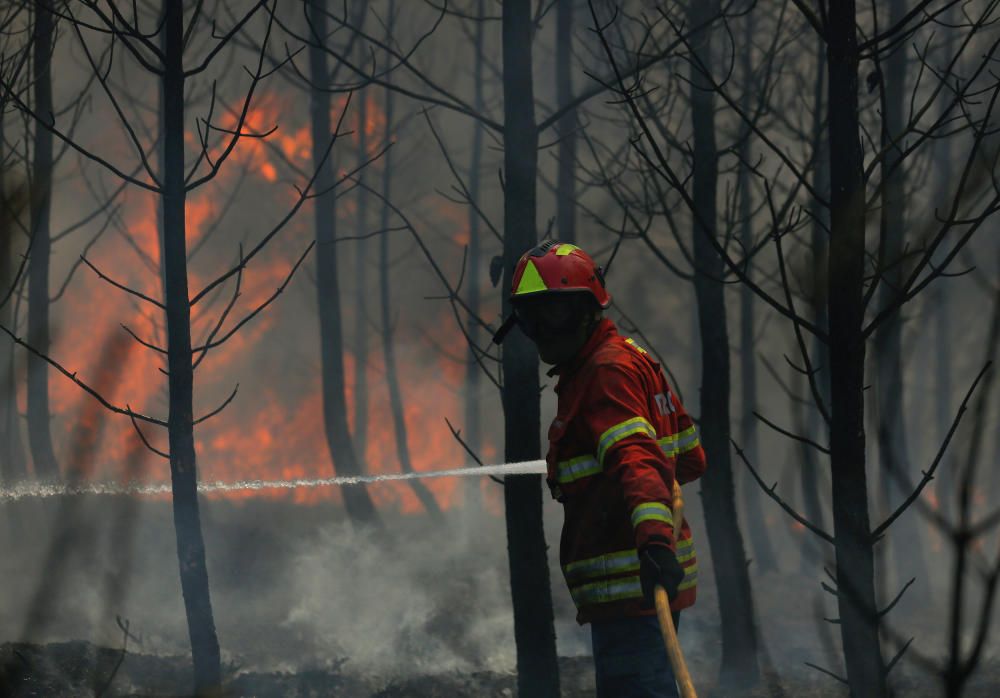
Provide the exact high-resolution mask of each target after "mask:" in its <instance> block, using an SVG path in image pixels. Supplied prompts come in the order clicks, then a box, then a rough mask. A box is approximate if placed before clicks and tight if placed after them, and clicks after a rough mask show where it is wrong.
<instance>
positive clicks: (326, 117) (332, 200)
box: [309, 0, 379, 527]
mask: <svg viewBox="0 0 1000 698" xmlns="http://www.w3.org/2000/svg"><path fill="white" fill-rule="evenodd" d="M309 5H310V7H311V8H312V12H311V13H310V15H311V17H310V19H311V21H312V23H313V27H314V28H315V30H316V32H317V35H318V36H326V26H327V17H326V0H312V1H311V2H310V3H309ZM309 73H310V78H311V80H312V82H313V84H314V87H313V88H312V89H311V90H310V95H309V115H310V122H311V130H312V157H313V165H314V167H317V168H318V173H317V176H316V181H315V184H314V187H315V190H316V191H317V192H322V193H321V194H320V195H319V196H318V197H316V199H315V204H314V206H315V208H314V212H315V225H316V291H317V303H318V307H319V330H320V356H321V362H322V374H323V375H322V382H323V427H324V431H325V434H326V442H327V447H328V448H329V449H330V457H331V459H332V460H333V465H334V468H335V469H336V471H337V473H338V474H340V475H360V474H361V467H360V464H359V463H358V459H357V456H356V455H355V451H354V444H353V442H352V440H351V434H350V431H349V430H348V428H347V400H346V397H345V390H346V386H345V384H344V335H343V326H342V322H341V315H340V284H339V281H338V272H337V243H336V220H337V219H336V197H335V196H334V192H333V189H332V187H333V184H334V182H335V181H336V180H335V178H334V173H333V164H332V163H331V162H330V159H329V158H326V159H325V160H324V158H323V155H324V153H325V152H326V146H327V144H328V143H329V141H330V138H331V137H332V134H331V133H330V128H331V123H330V94H329V93H328V92H324V91H323V90H322V89H320V88H322V87H323V86H324V85H325V82H326V80H327V78H328V76H329V71H328V70H327V63H326V53H325V52H324V51H323V49H321V48H318V47H315V46H310V47H309ZM341 492H342V493H343V497H344V508H345V509H346V511H347V515H348V517H349V518H350V519H351V522H352V523H353V524H354V525H355V526H356V527H358V526H365V525H379V517H378V512H376V510H375V505H374V504H373V503H372V500H371V497H370V496H369V495H368V489H367V487H366V486H365V485H351V486H350V487H345V488H343V489H342V490H341Z"/></svg>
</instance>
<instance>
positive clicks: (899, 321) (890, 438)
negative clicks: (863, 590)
mask: <svg viewBox="0 0 1000 698" xmlns="http://www.w3.org/2000/svg"><path fill="white" fill-rule="evenodd" d="M907 11H908V8H907V7H906V3H904V2H902V0H890V2H889V16H888V18H887V21H888V26H893V25H895V24H897V23H898V22H900V21H901V20H902V18H903V16H904V15H905V14H906V12H907ZM907 46H908V44H907V43H904V44H902V45H900V46H897V47H896V48H895V50H893V51H892V52H891V53H890V54H889V55H888V57H887V58H886V59H885V61H884V62H883V63H882V73H883V74H882V79H881V81H880V84H881V88H882V92H881V98H882V105H883V109H882V112H883V115H882V143H881V147H882V151H883V159H882V168H881V169H882V206H881V208H880V220H879V223H880V228H881V231H880V235H881V242H880V245H879V250H880V255H879V266H880V269H879V272H878V273H879V274H880V275H881V277H882V279H881V287H880V296H881V297H882V300H883V303H884V304H886V305H889V304H891V303H892V302H893V300H894V299H895V296H896V293H897V291H896V289H898V288H900V287H901V286H902V285H903V283H904V282H905V280H906V275H907V267H908V264H907V263H906V260H905V258H904V254H905V252H904V249H903V248H904V240H905V237H906V226H907V221H906V208H907V207H906V171H905V169H904V167H903V158H904V153H903V149H904V147H905V144H904V143H903V142H901V139H902V134H903V132H904V129H905V127H906V123H905V120H906V115H905V109H906V101H905V100H906V92H905V87H906V51H905V49H906V47H907ZM902 344H903V316H902V312H901V311H896V312H895V313H893V314H892V315H890V316H889V317H887V318H886V319H885V321H884V322H882V324H880V325H879V327H878V330H877V331H876V332H875V342H874V350H875V367H876V368H875V381H874V384H875V386H876V395H875V399H876V401H877V403H878V411H877V427H876V430H877V435H878V454H879V462H880V466H881V467H880V469H881V474H882V477H881V481H882V483H883V486H882V490H883V492H884V496H885V499H886V502H887V504H888V507H887V511H892V510H894V509H895V508H896V507H897V506H899V504H900V503H901V502H902V501H903V500H904V499H906V497H907V496H908V495H909V493H910V491H911V490H912V489H913V477H912V473H911V468H910V457H909V453H908V449H907V433H906V422H905V420H904V417H905V415H906V410H905V392H906V391H905V386H904V384H903V365H904V363H903V354H902ZM917 516H918V515H917V512H915V511H911V512H907V513H906V514H904V515H903V516H902V517H900V519H899V521H898V523H897V524H896V525H897V526H898V527H899V528H900V531H899V533H898V535H897V538H896V541H895V543H896V544H895V545H893V543H892V542H890V544H889V552H891V558H892V561H893V569H894V570H895V571H896V572H897V574H898V580H897V581H898V582H900V583H905V582H906V581H907V580H908V579H910V578H911V577H914V578H916V579H917V582H916V585H915V587H914V589H913V592H915V593H917V594H918V595H919V596H920V597H921V598H922V599H923V600H924V601H925V602H927V601H929V600H930V598H929V596H928V595H927V591H928V588H927V585H928V584H929V574H928V564H927V555H926V549H925V541H924V538H925V536H923V535H922V534H921V531H920V526H919V523H920V522H919V520H918V518H917Z"/></svg>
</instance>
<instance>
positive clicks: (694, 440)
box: [674, 425, 701, 453]
mask: <svg viewBox="0 0 1000 698" xmlns="http://www.w3.org/2000/svg"><path fill="white" fill-rule="evenodd" d="M674 438H675V439H677V442H676V446H675V447H674V448H675V450H676V451H677V453H687V452H688V451H693V450H694V449H696V448H698V446H700V445H701V441H699V440H698V430H697V429H696V428H695V427H694V425H692V426H690V427H688V428H687V429H685V430H684V431H682V432H680V433H679V434H675V435H674Z"/></svg>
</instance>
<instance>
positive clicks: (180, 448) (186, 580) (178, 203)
mask: <svg viewBox="0 0 1000 698" xmlns="http://www.w3.org/2000/svg"><path fill="white" fill-rule="evenodd" d="M163 8H164V12H165V22H164V27H163V31H164V32H165V33H166V37H165V46H166V50H165V52H164V72H163V77H162V89H163V102H162V103H163V112H164V113H163V117H164V118H163V123H164V127H165V132H164V163H163V164H164V167H163V192H162V203H163V268H164V275H165V282H164V286H165V288H166V299H165V302H166V308H167V310H166V313H167V342H168V345H167V369H168V375H169V379H168V380H169V382H168V385H169V391H170V410H169V417H168V420H167V421H168V425H169V426H168V432H169V443H170V479H171V485H172V491H173V512H174V530H175V533H176V538H177V558H178V562H179V563H180V578H181V591H182V593H183V596H184V611H185V613H186V614H187V623H188V634H189V637H190V640H191V657H192V660H193V662H194V688H195V692H196V693H198V694H209V693H213V692H216V691H218V690H219V687H220V686H221V678H222V673H221V664H220V656H219V640H218V637H217V636H216V632H215V620H214V618H213V616H212V601H211V596H210V594H209V586H208V569H207V567H206V563H205V542H204V539H203V538H202V531H201V515H200V512H199V508H198V491H197V487H198V472H197V462H196V457H195V447H194V407H193V394H194V371H193V368H192V353H191V305H190V302H189V295H188V278H187V250H186V244H187V243H186V238H185V220H184V212H185V201H186V192H185V183H184V177H185V171H184V65H183V52H184V45H183V44H184V8H183V6H182V5H181V3H177V2H172V1H171V0H164V2H163Z"/></svg>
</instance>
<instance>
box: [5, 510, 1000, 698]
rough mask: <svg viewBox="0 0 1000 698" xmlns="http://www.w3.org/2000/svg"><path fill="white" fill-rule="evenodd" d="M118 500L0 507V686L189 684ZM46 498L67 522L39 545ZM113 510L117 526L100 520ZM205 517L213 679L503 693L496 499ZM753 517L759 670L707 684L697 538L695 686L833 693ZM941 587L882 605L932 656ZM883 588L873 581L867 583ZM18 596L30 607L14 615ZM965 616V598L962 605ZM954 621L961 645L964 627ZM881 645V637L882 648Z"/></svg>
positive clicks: (785, 542) (171, 600) (788, 565)
mask: <svg viewBox="0 0 1000 698" xmlns="http://www.w3.org/2000/svg"><path fill="white" fill-rule="evenodd" d="M125 504H126V502H123V501H119V502H115V501H112V500H109V499H103V500H100V501H96V500H95V501H91V502H85V503H82V504H81V506H80V507H78V508H76V509H74V510H73V511H71V512H69V513H67V512H66V511H62V512H60V511H59V510H58V508H55V507H49V508H50V509H52V511H44V509H45V507H40V506H37V505H33V508H34V509H35V511H33V512H32V511H28V510H27V509H29V508H28V507H24V506H21V507H20V508H18V507H11V506H6V507H0V509H2V510H3V511H0V551H2V554H0V697H6V696H12V697H13V696H38V697H49V696H95V695H102V696H125V695H135V696H181V695H185V693H186V691H188V690H189V687H190V685H191V680H190V659H189V657H188V656H187V654H186V651H187V642H186V627H185V625H184V622H183V618H184V612H183V606H182V604H181V601H180V598H181V596H180V589H179V585H178V582H177V571H176V558H175V556H174V548H173V542H172V533H173V532H172V526H171V520H170V511H169V505H168V504H167V503H165V502H147V503H143V504H142V505H141V506H140V507H139V508H138V509H137V510H135V511H131V510H127V509H123V510H122V511H118V510H117V509H118V507H119V506H124V505H125ZM549 511H550V512H551V509H550V510H549ZM691 511H692V516H693V517H694V520H693V525H696V526H697V528H698V529H700V530H704V527H703V524H702V523H701V522H699V521H697V517H698V516H700V515H699V514H698V513H697V509H696V508H695V507H692V508H691ZM556 513H557V512H556ZM126 514H127V516H125V515H126ZM60 516H63V517H64V518H65V519H67V520H68V525H67V526H66V528H67V529H68V530H69V531H71V532H72V533H73V535H71V536H70V537H69V543H68V544H67V545H66V546H65V547H64V548H63V549H61V550H54V549H53V546H52V544H51V542H52V541H53V540H55V539H57V538H59V536H57V535H56V533H57V532H58V531H57V528H58V527H57V526H56V524H54V521H57V520H58V519H59V517H60ZM116 517H117V518H116ZM116 520H117V521H119V522H120V521H123V520H124V521H126V522H127V524H128V525H127V527H125V528H122V526H121V525H119V526H118V529H117V533H114V531H109V530H105V529H103V528H102V526H106V525H107V524H109V522H113V521H116ZM204 522H205V530H206V544H207V549H208V551H209V573H210V579H211V582H212V595H213V606H214V609H215V619H216V625H217V627H218V630H219V638H220V642H221V645H222V648H223V655H224V659H225V675H226V677H227V690H228V695H232V696H262V697H263V696H282V697H284V696H327V695H335V696H347V697H348V698H350V697H352V696H359V697H368V696H373V697H375V696H377V697H381V698H394V697H409V696H413V697H417V696H420V697H424V696H427V697H431V698H433V697H436V696H441V697H445V696H446V697H448V698H462V697H465V696H468V697H470V698H472V697H476V698H480V697H490V696H513V695H515V687H516V681H515V677H514V675H513V666H514V648H513V637H512V636H513V633H512V627H511V617H510V598H509V589H508V584H507V581H506V580H507V563H506V546H505V540H504V537H503V519H502V517H500V516H497V515H493V514H488V513H483V512H478V513H477V514H476V515H475V516H474V517H472V518H470V517H469V516H468V515H463V514H461V513H460V512H448V525H447V526H446V527H445V528H440V527H434V526H431V525H429V524H428V523H427V522H425V521H421V520H420V519H419V518H413V517H410V518H405V517H404V518H401V519H399V520H391V519H390V520H388V522H387V523H388V527H389V530H390V531H393V532H394V534H395V539H396V542H395V543H392V544H387V543H386V542H385V540H384V538H380V537H373V536H363V535H359V534H355V533H352V532H351V528H350V526H348V525H346V524H345V523H344V522H343V521H340V520H338V519H337V515H336V508H332V507H331V508H324V507H297V506H294V505H292V504H291V503H290V502H249V503H240V504H234V503H232V502H222V501H207V502H206V503H205V506H204ZM546 525H547V532H546V534H547V537H548V540H549V541H554V540H557V537H558V526H559V521H558V518H557V517H555V516H553V517H551V520H548V521H547V524H546ZM123 530H125V531H127V532H128V536H127V539H125V538H123V537H122V531H123ZM18 531H19V533H18ZM772 532H773V533H774V542H775V543H776V545H777V546H779V547H778V549H779V550H785V551H786V554H785V555H784V556H783V559H782V562H781V565H780V569H778V570H774V571H771V572H767V573H764V572H761V571H759V570H757V568H756V567H755V566H754V565H753V564H751V567H750V569H751V572H752V583H753V585H754V601H755V604H756V615H757V618H758V622H759V626H760V630H761V635H762V641H763V642H762V647H763V651H762V665H763V667H764V672H765V677H766V678H765V681H764V682H762V684H761V685H760V686H758V687H756V688H754V689H752V690H746V691H743V692H740V691H734V690H726V691H722V690H718V689H717V687H716V681H717V676H718V668H719V664H720V662H721V655H722V647H721V639H720V628H719V618H718V611H717V607H718V603H717V598H716V596H715V594H716V592H715V583H714V578H713V570H712V564H711V559H710V557H709V555H708V554H707V550H701V549H700V550H699V559H700V566H701V573H700V574H701V577H700V587H699V600H698V603H697V605H696V606H695V608H694V609H691V610H690V611H685V612H684V614H683V616H682V619H681V628H680V636H681V641H682V643H683V646H684V649H685V654H686V656H687V658H688V662H689V665H690V667H691V673H692V675H693V676H694V678H695V683H696V685H697V687H698V688H699V693H700V695H702V697H703V698H705V697H714V698H729V697H730V696H732V697H733V698H740V697H741V696H743V697H746V698H759V697H763V696H788V697H789V698H792V697H794V698H812V697H818V696H836V697H846V696H847V691H846V690H845V689H844V687H843V686H842V685H841V684H839V683H838V682H837V681H836V680H835V679H832V678H830V677H829V676H825V675H823V674H821V673H819V672H818V671H816V670H814V669H811V668H809V667H807V666H806V663H807V662H808V663H812V664H816V665H819V666H822V667H825V668H828V669H830V670H831V671H833V672H836V673H843V668H842V665H841V660H840V656H839V655H840V652H839V648H840V643H841V640H840V637H839V631H838V626H835V625H831V624H829V623H826V622H824V621H823V618H824V617H832V616H835V615H836V607H835V604H834V603H833V602H832V600H831V599H832V597H830V596H829V595H828V594H826V593H825V592H823V591H822V589H821V587H820V582H822V581H824V580H826V576H825V574H824V572H823V566H824V563H823V562H822V561H815V562H810V561H808V560H805V561H803V556H802V554H801V552H800V550H799V548H801V546H800V545H796V543H795V540H794V538H793V537H791V536H792V535H793V534H790V533H789V532H787V531H786V532H785V533H784V534H783V533H782V531H781V530H780V529H778V528H777V527H775V528H774V529H772ZM113 533H114V535H112V534H113ZM782 535H784V536H785V537H784V538H782ZM74 536H75V538H74ZM792 546H795V548H794V549H792ZM551 547H552V548H555V547H556V546H555V545H552V546H551ZM705 547H707V546H705ZM126 551H130V552H129V554H128V555H125V552H126ZM550 552H551V553H552V555H553V557H554V555H555V550H552V551H550ZM943 552H946V551H943ZM940 559H941V560H946V559H947V556H946V555H945V554H942V555H941V556H940ZM827 564H829V561H827ZM942 569H944V570H947V567H942ZM552 574H553V577H554V581H553V600H554V603H555V616H556V629H557V634H558V636H559V649H560V653H561V654H562V655H566V656H564V657H563V658H562V660H561V673H560V679H561V683H562V686H563V693H564V695H565V696H570V697H572V696H580V697H581V698H588V697H590V696H593V695H594V690H593V676H592V666H591V661H590V658H589V656H587V654H588V652H589V643H588V642H587V635H586V632H585V631H583V630H581V629H580V628H578V627H577V626H576V624H575V623H574V622H573V609H572V602H571V601H570V600H569V598H568V594H567V593H566V591H565V589H564V585H563V584H562V582H561V580H560V579H559V578H558V574H559V572H558V567H557V566H555V564H554V565H553V568H552ZM946 590H947V586H946V585H945V584H943V580H942V579H938V580H935V583H934V584H933V585H929V588H926V589H924V590H923V591H922V592H920V591H919V589H918V588H916V587H915V589H914V591H917V592H918V593H916V594H909V593H908V594H907V596H905V597H904V599H903V600H902V602H900V604H899V605H898V606H897V607H896V608H895V609H894V610H893V613H892V615H891V617H892V619H893V620H892V632H893V635H894V637H898V639H899V641H905V640H906V639H908V638H909V637H915V638H916V639H915V641H914V644H913V650H915V651H916V652H919V653H921V654H922V655H925V656H929V657H933V658H935V659H938V660H940V658H941V657H942V656H943V653H944V648H945V647H946V642H945V632H944V628H945V627H946V625H945V624H946V622H947V609H948V599H947V596H946ZM892 595H893V594H892V592H891V591H889V590H888V589H887V590H886V592H885V598H891V596H892ZM29 610H30V613H29ZM29 615H30V616H31V617H34V618H35V619H36V620H35V624H34V625H32V624H30V623H27V622H26V618H27V617H29ZM967 617H968V618H970V619H972V620H975V619H976V618H977V617H978V609H977V607H976V606H975V605H974V604H973V605H970V607H969V610H968V616H967ZM117 618H122V619H127V620H128V622H129V627H130V628H131V631H132V633H133V635H134V638H133V640H130V642H129V645H128V651H127V652H125V653H124V654H123V653H122V651H121V649H120V648H121V646H122V632H121V629H120V628H119V627H118V625H117V623H116V619H117ZM993 625H994V628H993V636H992V638H991V643H992V644H991V645H990V647H992V649H991V650H990V651H989V652H988V658H987V661H985V662H984V663H983V665H982V666H980V667H979V668H978V670H977V671H976V673H975V674H974V676H973V680H972V682H971V683H970V685H969V689H968V691H967V692H966V694H965V695H966V696H967V697H968V698H997V696H1000V657H998V653H997V652H996V649H995V648H996V647H997V645H998V642H997V640H998V639H997V637H996V636H997V635H998V634H1000V623H996V622H994V624H993ZM964 639H965V641H966V644H968V643H969V642H970V641H971V640H972V639H973V637H972V636H971V634H970V633H966V634H965V638H964ZM895 646H898V644H897V640H896V639H893V638H889V639H888V641H887V653H888V652H891V651H894V650H893V648H894V647H895ZM119 662H120V666H119ZM893 682H894V687H895V689H896V694H897V696H900V697H905V698H911V697H912V698H930V697H932V696H940V695H942V691H941V689H940V681H939V680H938V678H937V677H936V676H935V675H934V674H933V673H931V672H928V671H926V670H924V669H922V668H921V667H920V666H919V665H918V664H917V663H916V662H915V661H913V660H912V659H911V658H910V657H905V658H904V660H903V661H902V662H900V664H899V666H898V667H897V668H896V669H895V670H894V671H893Z"/></svg>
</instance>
